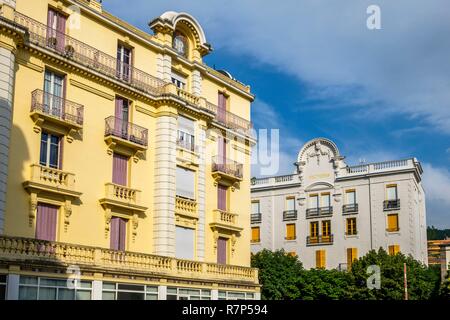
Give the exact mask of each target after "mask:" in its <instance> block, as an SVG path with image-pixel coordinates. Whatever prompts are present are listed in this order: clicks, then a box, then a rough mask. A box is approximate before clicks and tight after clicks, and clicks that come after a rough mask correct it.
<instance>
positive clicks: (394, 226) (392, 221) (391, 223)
mask: <svg viewBox="0 0 450 320" xmlns="http://www.w3.org/2000/svg"><path fill="white" fill-rule="evenodd" d="M388 229H389V231H394V230H398V215H397V214H389V215H388Z"/></svg>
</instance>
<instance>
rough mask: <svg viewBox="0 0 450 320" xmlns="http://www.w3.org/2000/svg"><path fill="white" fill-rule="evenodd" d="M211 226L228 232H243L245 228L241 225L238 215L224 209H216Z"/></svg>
mask: <svg viewBox="0 0 450 320" xmlns="http://www.w3.org/2000/svg"><path fill="white" fill-rule="evenodd" d="M212 218H213V219H212V222H211V223H210V226H211V228H212V229H220V230H225V231H228V232H237V233H239V232H241V231H242V230H243V228H241V227H239V224H238V215H237V214H235V213H230V212H227V211H223V210H219V209H217V210H214V211H213V217H212Z"/></svg>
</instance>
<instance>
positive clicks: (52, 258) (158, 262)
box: [0, 236, 258, 284]
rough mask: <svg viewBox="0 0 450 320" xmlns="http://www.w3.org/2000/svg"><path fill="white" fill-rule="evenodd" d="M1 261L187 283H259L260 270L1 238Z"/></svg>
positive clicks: (95, 248)
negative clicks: (198, 281)
mask: <svg viewBox="0 0 450 320" xmlns="http://www.w3.org/2000/svg"><path fill="white" fill-rule="evenodd" d="M0 260H1V261H3V262H14V263H15V264H19V265H24V266H27V267H29V266H30V264H31V265H32V264H33V263H36V265H37V266H42V265H43V264H45V265H46V266H59V267H63V266H67V265H77V266H79V267H80V269H81V270H89V271H92V270H103V271H111V272H114V273H117V272H124V273H127V274H128V273H129V272H134V273H142V274H144V275H145V274H148V275H149V276H150V275H151V276H158V277H169V278H170V277H173V278H183V279H186V280H191V279H193V278H195V279H204V280H206V281H224V280H228V281H235V282H244V283H248V284H258V269H255V268H248V267H240V266H231V265H219V264H216V263H207V262H197V261H188V260H180V259H176V258H171V257H163V256H156V255H151V254H144V253H136V252H127V251H113V250H109V249H105V248H98V247H91V246H83V245H78V244H68V243H61V242H51V241H44V240H37V239H30V238H18V237H8V236H0Z"/></svg>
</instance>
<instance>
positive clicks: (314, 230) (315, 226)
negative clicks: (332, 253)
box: [310, 221, 319, 240]
mask: <svg viewBox="0 0 450 320" xmlns="http://www.w3.org/2000/svg"><path fill="white" fill-rule="evenodd" d="M310 235H311V238H317V237H318V236H319V222H317V221H314V222H311V223H310ZM316 240H317V239H316Z"/></svg>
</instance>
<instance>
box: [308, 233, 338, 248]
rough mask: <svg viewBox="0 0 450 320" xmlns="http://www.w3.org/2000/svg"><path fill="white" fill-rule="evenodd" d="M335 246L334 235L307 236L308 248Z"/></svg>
mask: <svg viewBox="0 0 450 320" xmlns="http://www.w3.org/2000/svg"><path fill="white" fill-rule="evenodd" d="M330 244H333V235H332V234H330V235H329V236H315V237H311V236H307V237H306V245H307V246H316V245H317V246H320V245H330Z"/></svg>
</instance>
